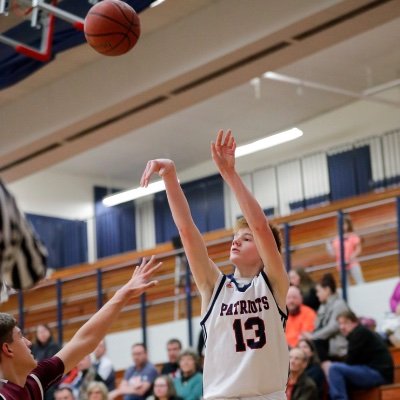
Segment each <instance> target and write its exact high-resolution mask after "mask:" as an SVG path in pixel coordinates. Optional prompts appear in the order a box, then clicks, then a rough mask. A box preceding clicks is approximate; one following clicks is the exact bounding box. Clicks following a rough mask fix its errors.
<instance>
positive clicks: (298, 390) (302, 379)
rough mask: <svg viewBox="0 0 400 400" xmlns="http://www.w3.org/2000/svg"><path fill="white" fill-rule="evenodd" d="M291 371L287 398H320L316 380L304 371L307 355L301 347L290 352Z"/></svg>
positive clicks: (303, 399) (290, 399)
mask: <svg viewBox="0 0 400 400" xmlns="http://www.w3.org/2000/svg"><path fill="white" fill-rule="evenodd" d="M289 363H290V373H289V380H288V384H287V387H286V396H287V400H318V394H317V387H316V386H315V383H314V381H313V380H312V379H311V378H309V377H308V376H307V374H306V373H305V372H304V371H305V369H306V367H307V356H306V355H305V353H304V352H303V350H301V349H299V348H294V349H291V350H290V352H289Z"/></svg>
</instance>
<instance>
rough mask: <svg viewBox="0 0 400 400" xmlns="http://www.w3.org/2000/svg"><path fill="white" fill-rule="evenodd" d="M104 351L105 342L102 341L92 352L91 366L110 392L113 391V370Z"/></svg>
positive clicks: (105, 349)
mask: <svg viewBox="0 0 400 400" xmlns="http://www.w3.org/2000/svg"><path fill="white" fill-rule="evenodd" d="M106 351H107V348H106V342H105V341H104V340H102V341H101V342H100V343H99V344H98V346H97V347H96V349H95V351H94V352H93V354H94V361H93V366H94V368H95V370H96V373H97V374H98V376H100V378H101V379H102V381H103V382H104V383H105V385H106V386H107V389H108V390H109V391H111V390H114V389H115V370H114V367H113V364H112V362H111V360H110V359H109V358H108V357H107V355H106Z"/></svg>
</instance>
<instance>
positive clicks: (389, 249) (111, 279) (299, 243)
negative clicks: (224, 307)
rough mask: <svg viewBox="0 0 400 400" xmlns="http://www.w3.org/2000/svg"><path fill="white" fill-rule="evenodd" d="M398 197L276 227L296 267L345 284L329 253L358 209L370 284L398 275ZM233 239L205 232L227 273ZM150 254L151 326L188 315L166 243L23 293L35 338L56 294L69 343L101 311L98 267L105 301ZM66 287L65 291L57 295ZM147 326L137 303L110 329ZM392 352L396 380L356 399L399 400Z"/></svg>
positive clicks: (300, 216)
mask: <svg viewBox="0 0 400 400" xmlns="http://www.w3.org/2000/svg"><path fill="white" fill-rule="evenodd" d="M398 196H400V189H391V190H387V191H385V192H379V193H370V194H368V195H364V196H359V197H357V198H353V199H346V200H342V201H338V202H335V203H332V204H330V205H327V206H324V207H320V208H314V209H312V210H306V211H303V212H298V213H296V214H292V215H290V216H287V217H282V218H277V219H275V221H274V222H275V223H277V224H284V223H289V224H291V229H290V245H291V248H292V251H291V264H292V267H293V268H296V267H299V266H302V267H307V269H308V271H309V272H310V274H311V276H312V278H313V279H314V280H318V279H319V278H320V277H321V276H322V274H324V273H326V272H332V273H334V274H335V275H336V278H337V279H338V282H339V277H338V273H337V270H336V266H335V260H334V259H333V258H332V257H331V256H330V255H329V254H328V252H327V251H326V242H327V241H328V240H329V239H331V238H332V237H333V236H335V235H336V233H337V228H336V213H337V211H338V210H343V211H346V212H350V213H351V216H352V219H353V222H354V226H355V230H356V231H357V232H360V233H361V236H362V238H363V252H362V257H361V266H362V269H363V274H364V277H365V279H366V281H374V280H379V279H385V278H388V277H396V276H398V275H399V272H398V249H397V231H396V201H395V199H396V197H398ZM231 238H232V232H231V231H230V230H221V231H215V232H210V233H207V234H205V235H204V239H205V241H206V243H207V248H208V251H209V255H210V257H211V258H212V259H213V260H214V261H215V262H216V263H217V264H218V265H220V266H221V268H222V270H223V271H224V272H228V271H232V266H231V265H230V264H229V262H227V261H226V260H228V258H229V249H230V243H231ZM151 254H155V255H156V256H157V257H158V258H159V259H160V261H162V262H163V267H162V270H161V271H160V276H159V280H160V283H159V285H158V286H157V287H156V288H154V289H152V290H151V291H149V293H148V294H147V297H146V301H147V307H146V309H147V323H148V324H149V325H153V324H160V323H163V322H168V321H172V320H174V318H175V317H176V309H175V308H174V307H176V304H178V306H179V304H181V306H179V313H178V318H186V317H187V316H186V308H185V306H184V302H185V296H186V295H185V293H184V290H183V289H181V291H180V293H179V296H178V298H176V296H177V292H176V287H175V264H176V255H177V251H176V250H174V249H173V247H172V244H171V243H166V244H162V245H159V246H157V247H156V248H154V249H149V250H145V251H138V252H129V253H124V254H120V255H117V256H114V257H109V258H105V259H101V260H99V261H97V262H96V263H94V264H82V265H78V266H75V267H70V268H67V269H63V270H59V271H56V272H54V273H53V275H52V276H51V278H49V279H48V280H47V281H45V282H43V283H41V284H40V285H38V286H37V287H35V288H34V289H32V290H29V291H26V292H24V295H23V308H24V328H25V331H26V332H27V333H28V336H29V334H31V335H32V333H33V330H34V328H35V326H36V325H37V324H38V323H39V322H40V323H46V324H49V325H50V326H51V327H57V295H60V294H61V299H62V300H61V304H62V323H63V340H64V341H66V340H69V339H70V338H71V336H72V335H73V333H74V332H75V331H76V330H77V329H78V328H79V327H80V326H81V325H82V324H83V323H84V322H85V321H86V320H87V319H88V318H89V317H90V316H91V315H92V314H93V313H94V312H95V311H96V310H97V306H98V300H99V299H98V295H97V289H98V287H97V285H98V276H99V275H98V274H99V271H101V285H102V296H101V301H102V303H104V302H106V301H107V300H108V299H109V298H110V297H111V296H112V295H113V293H114V292H115V290H116V289H117V288H118V287H120V286H121V285H122V284H124V283H125V282H126V281H127V280H128V279H129V277H130V275H131V273H132V267H133V266H134V265H137V264H138V263H139V262H140V259H141V258H142V257H148V256H149V255H151ZM60 282H62V285H61V284H60ZM60 289H61V293H60V292H58V290H60ZM192 297H193V298H192V300H193V307H192V308H193V316H198V315H200V301H199V296H198V295H197V292H196V288H195V287H194V285H193V284H192ZM18 301H19V299H18V296H17V295H11V296H10V298H9V300H8V302H6V303H3V304H1V305H0V311H2V312H9V313H11V314H13V315H15V316H18ZM140 324H141V318H140V304H137V303H135V304H132V305H130V306H128V307H126V308H125V309H124V311H123V312H122V313H121V315H120V317H119V318H118V321H117V322H115V323H114V324H113V325H112V326H111V327H110V330H109V331H110V332H118V331H125V330H128V329H134V328H139V327H140ZM393 354H394V355H395V357H396V358H395V359H396V383H395V384H394V385H389V386H383V387H382V388H380V389H377V390H373V391H367V392H364V393H361V392H357V393H356V392H355V393H353V396H352V399H353V400H361V399H362V400H378V399H379V400H393V399H400V372H399V371H400V362H399V360H400V351H398V352H397V351H396V352H394V353H393ZM374 396H375V397H374ZM396 396H397V397H396Z"/></svg>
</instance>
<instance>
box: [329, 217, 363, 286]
mask: <svg viewBox="0 0 400 400" xmlns="http://www.w3.org/2000/svg"><path fill="white" fill-rule="evenodd" d="M343 246H344V264H345V268H346V271H347V275H348V276H349V277H351V278H352V279H353V281H354V283H356V284H360V283H364V277H363V273H362V269H361V266H360V263H359V262H358V259H357V257H358V256H359V255H360V254H361V251H362V246H361V239H360V237H359V236H358V235H357V234H356V233H354V231H353V223H352V221H351V218H350V216H349V215H346V216H345V217H344V219H343ZM328 251H329V252H330V253H331V254H332V255H334V256H335V257H336V264H337V268H338V270H339V271H340V270H341V257H340V240H339V236H336V237H335V238H334V239H333V240H332V243H331V244H329V245H328Z"/></svg>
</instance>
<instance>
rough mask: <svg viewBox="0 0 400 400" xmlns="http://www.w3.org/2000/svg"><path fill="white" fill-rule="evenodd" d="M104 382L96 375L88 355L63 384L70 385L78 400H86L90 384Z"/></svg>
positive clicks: (66, 377) (64, 379)
mask: <svg viewBox="0 0 400 400" xmlns="http://www.w3.org/2000/svg"><path fill="white" fill-rule="evenodd" d="M93 381H100V382H101V381H102V379H101V377H100V376H99V375H98V374H97V373H96V370H95V368H94V366H93V365H92V361H91V359H90V356H89V355H87V356H85V357H83V358H82V360H81V361H79V363H78V365H77V366H76V368H74V369H73V370H72V371H71V372H70V373H69V374H67V375H66V376H65V377H64V378H63V380H62V382H61V384H62V385H69V386H70V387H71V389H72V391H73V394H74V396H75V398H76V399H77V400H86V390H87V387H88V385H89V383H90V382H93Z"/></svg>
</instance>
